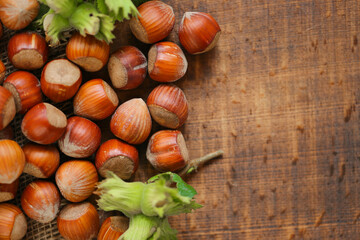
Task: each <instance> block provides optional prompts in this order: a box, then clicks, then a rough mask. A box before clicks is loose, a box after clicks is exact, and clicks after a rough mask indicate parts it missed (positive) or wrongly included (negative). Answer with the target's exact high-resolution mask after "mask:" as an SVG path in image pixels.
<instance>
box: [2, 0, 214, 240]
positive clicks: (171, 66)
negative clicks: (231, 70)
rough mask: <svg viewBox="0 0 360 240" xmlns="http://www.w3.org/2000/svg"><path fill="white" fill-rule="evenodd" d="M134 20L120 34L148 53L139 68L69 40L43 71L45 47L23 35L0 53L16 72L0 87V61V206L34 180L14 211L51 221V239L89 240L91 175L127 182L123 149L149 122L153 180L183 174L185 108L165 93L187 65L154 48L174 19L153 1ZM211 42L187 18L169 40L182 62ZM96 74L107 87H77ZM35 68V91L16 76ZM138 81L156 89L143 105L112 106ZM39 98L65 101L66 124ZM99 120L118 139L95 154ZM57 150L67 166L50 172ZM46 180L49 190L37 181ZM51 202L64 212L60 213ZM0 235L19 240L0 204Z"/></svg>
mask: <svg viewBox="0 0 360 240" xmlns="http://www.w3.org/2000/svg"><path fill="white" fill-rule="evenodd" d="M138 11H139V17H137V18H132V19H131V20H130V28H131V31H132V33H133V34H134V35H135V37H136V38H137V39H138V40H140V41H141V42H144V43H148V44H154V45H153V46H152V47H151V48H150V50H149V52H148V55H147V58H146V57H145V55H144V54H143V53H142V52H141V51H140V50H139V49H137V48H136V47H134V46H123V47H120V48H119V49H118V50H116V51H115V52H113V53H112V54H111V55H110V47H109V45H108V44H107V43H105V42H104V41H99V40H97V39H96V38H95V37H93V36H89V35H87V36H82V35H80V34H79V33H75V34H73V35H72V37H71V38H70V40H69V42H68V44H67V47H66V57H67V59H56V60H52V61H50V62H47V59H48V44H47V43H46V41H45V39H44V38H43V37H42V36H41V35H39V34H38V33H33V32H23V33H17V34H15V35H14V36H13V37H12V38H11V39H10V41H9V44H8V58H9V60H10V62H11V63H12V64H13V65H14V66H15V67H16V68H18V69H21V70H19V71H16V72H13V73H11V74H10V75H8V76H7V77H6V78H5V66H4V64H3V63H2V62H1V61H0V84H1V83H3V86H0V139H3V140H0V202H5V201H9V200H11V199H14V198H15V196H16V191H17V188H18V185H19V180H18V179H19V176H20V175H21V174H22V173H23V172H25V173H27V174H30V175H32V176H35V177H36V178H40V179H43V180H36V181H34V182H32V183H30V184H29V185H28V186H27V187H26V188H25V190H24V192H23V193H22V196H21V207H22V209H23V211H24V213H25V214H26V215H27V216H28V217H29V218H31V219H34V220H36V221H38V222H41V223H48V222H51V221H53V220H54V219H55V218H56V217H57V223H58V229H59V232H60V234H61V235H62V236H63V237H65V238H66V239H90V238H92V237H94V236H97V234H98V231H99V227H100V226H99V218H98V215H97V211H96V208H95V207H94V206H92V205H91V204H90V203H88V202H83V201H84V200H86V199H87V198H88V197H89V196H90V195H91V194H92V193H93V191H94V190H95V186H96V184H97V182H98V179H99V177H98V174H100V175H101V176H102V177H105V176H106V173H107V171H112V172H114V173H115V174H116V175H118V176H119V177H120V178H122V179H124V180H128V179H130V178H131V177H132V176H133V175H134V173H135V172H136V170H137V168H138V165H139V154H138V151H137V149H136V147H134V146H133V145H137V144H141V143H144V142H145V141H146V140H147V139H148V138H149V135H150V132H151V126H152V120H154V121H156V122H157V123H158V124H159V125H161V126H163V127H165V128H168V129H171V130H161V131H159V132H156V133H155V134H153V135H152V136H151V137H150V140H149V143H148V147H147V151H146V157H147V159H148V161H149V162H150V163H151V165H152V166H153V167H154V168H155V169H156V170H158V171H160V172H166V171H172V172H179V171H181V170H184V169H187V170H188V169H189V162H190V158H189V154H188V151H187V148H186V144H185V140H184V137H183V135H182V133H181V132H180V131H179V130H176V129H178V128H179V127H181V126H182V125H183V124H184V123H185V121H186V119H187V117H188V109H189V107H188V102H187V99H186V96H185V94H184V92H183V91H182V90H181V89H180V88H179V87H177V86H175V85H174V84H168V83H170V82H175V81H177V80H179V79H181V78H182V77H183V76H184V75H185V73H186V71H187V68H188V62H187V60H186V57H185V54H184V52H183V50H182V49H181V48H180V47H179V46H178V45H177V44H175V43H173V42H168V41H164V42H159V41H161V40H163V39H164V38H166V37H167V36H168V35H169V34H170V32H171V31H172V29H173V27H174V25H175V15H174V12H173V9H172V7H171V6H169V5H167V4H165V3H163V2H161V1H148V2H146V3H144V4H142V5H140V6H139V7H138ZM0 26H1V24H0ZM220 32H221V30H220V27H219V25H218V23H217V22H216V21H215V19H214V18H213V17H211V16H210V15H209V14H207V13H201V12H187V13H185V14H184V16H183V18H182V20H181V23H180V28H179V39H180V43H181V45H182V46H183V47H184V48H185V50H186V51H187V52H189V53H190V54H199V53H204V52H207V51H209V50H211V49H212V48H213V47H214V46H215V45H216V42H217V41H218V40H219V36H220ZM106 64H107V68H108V72H109V76H110V80H111V84H109V83H107V82H106V81H104V80H102V79H92V80H89V81H87V82H86V83H84V84H82V82H83V76H82V72H81V69H82V70H84V71H88V72H96V71H99V70H100V69H102V68H103V67H104V66H105V65H106ZM42 67H43V69H42V74H41V79H40V81H39V79H38V78H37V77H36V76H35V75H33V74H32V73H30V72H28V71H26V70H29V71H30V70H34V69H40V68H42ZM147 73H149V76H150V78H151V79H153V80H155V81H157V82H161V83H162V84H160V85H158V86H157V87H156V88H155V89H153V90H152V91H151V93H150V95H149V96H148V98H147V101H146V102H145V101H144V100H143V99H141V98H134V99H130V100H128V101H126V102H124V103H121V104H120V105H119V99H118V96H117V94H116V92H115V90H128V89H135V88H137V87H138V86H139V85H141V84H142V83H143V81H144V80H145V78H146V75H147ZM114 89H115V90H114ZM43 95H45V96H46V97H47V98H48V99H49V100H50V101H51V102H53V103H61V102H64V101H68V100H70V99H73V100H72V102H73V107H74V114H75V115H76V116H73V117H70V118H67V117H66V115H65V114H64V113H63V112H62V111H61V110H60V109H58V108H56V107H55V106H54V105H53V104H52V103H51V102H50V103H47V102H43ZM16 113H19V114H24V116H23V120H22V123H21V131H22V133H23V134H24V136H25V137H26V138H27V139H28V140H30V142H29V143H27V144H25V145H24V146H23V147H20V146H19V144H18V143H16V142H15V141H13V140H11V139H12V138H13V133H12V131H11V128H10V125H9V124H10V122H11V121H12V120H13V119H14V117H15V115H16ZM109 117H111V120H110V130H111V132H112V133H113V134H114V135H115V136H116V137H117V138H118V139H108V140H107V141H105V142H104V143H102V144H101V135H102V133H101V129H100V128H99V126H98V125H97V124H96V121H99V120H103V119H106V118H109ZM56 143H57V145H58V147H55V146H54V144H56ZM59 150H60V151H61V152H62V153H64V154H65V155H67V156H69V157H71V158H73V159H74V160H71V161H67V162H64V163H62V164H61V165H60V154H59ZM91 156H95V164H93V163H92V162H90V161H88V160H84V158H85V159H86V158H89V157H91ZM77 159H83V160H77ZM59 165H60V166H59ZM192 167H196V166H192ZM54 174H55V183H56V185H55V184H54V183H52V182H50V181H47V180H46V178H49V177H51V176H53V175H54ZM44 179H45V180H44ZM61 197H63V198H65V199H66V200H68V201H69V202H72V203H71V204H68V205H67V206H66V207H65V208H63V209H62V210H61V211H60V199H61ZM59 211H60V213H59ZM84 219H86V221H85V220H84ZM6 221H7V222H6ZM119 222H124V223H126V224H128V222H127V221H126V220H123V219H121V218H119V219H117V218H116V217H112V218H111V219H108V220H107V221H105V222H104V224H106V226H105V227H104V228H107V227H109V226H112V225H113V224H115V225H116V224H118V225H119ZM5 225H6V226H7V227H6V228H7V229H8V231H7V232H6V233H0V238H1V237H2V236H3V235H2V234H5V235H6V237H7V238H9V237H11V239H21V238H22V237H23V236H24V235H25V234H26V225H27V224H26V219H25V217H24V214H23V213H22V211H21V210H20V209H19V208H18V207H16V206H14V205H12V204H8V203H2V204H0V229H3V226H5ZM19 229H21V231H20V230H19ZM119 229H121V231H122V232H124V231H125V230H126V229H124V228H119ZM80 230H81V231H80ZM119 231H120V230H119ZM100 232H101V231H100ZM5 235H4V236H5ZM100 235H101V234H99V236H100ZM116 236H117V237H118V236H120V235H118V234H117V235H116ZM98 239H103V238H101V237H100V238H98Z"/></svg>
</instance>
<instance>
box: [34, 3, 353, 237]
mask: <svg viewBox="0 0 360 240" xmlns="http://www.w3.org/2000/svg"><path fill="white" fill-rule="evenodd" d="M165 2H167V3H169V4H170V5H172V6H173V7H174V11H175V14H176V19H177V21H176V27H175V30H174V32H173V33H172V34H171V35H170V37H169V38H168V39H169V40H171V41H175V42H178V39H177V28H178V24H179V22H180V20H181V17H182V14H183V13H184V12H186V11H203V12H208V13H211V14H212V15H213V16H214V17H215V19H217V20H218V22H219V24H220V25H221V28H222V36H221V38H220V42H219V44H218V45H217V47H216V48H215V49H214V50H212V51H211V52H209V53H206V54H203V55H199V56H190V55H187V57H188V61H189V69H188V72H187V74H186V76H185V77H184V78H183V79H181V80H180V81H178V82H176V84H177V85H178V86H180V87H181V88H182V89H183V90H184V91H185V93H186V96H187V98H188V100H189V103H190V105H191V107H190V113H189V119H188V121H187V123H186V125H185V126H184V127H182V128H181V130H182V132H183V133H184V135H185V138H186V140H187V146H188V149H189V151H190V155H191V156H192V157H193V158H195V157H199V156H201V155H204V154H206V153H208V152H212V151H215V150H217V149H223V150H224V152H225V154H224V157H223V158H221V159H217V160H215V161H213V162H212V163H211V164H207V165H206V166H204V167H203V168H201V169H200V170H199V172H197V173H196V174H193V175H192V176H190V177H188V178H187V181H188V182H189V183H190V184H191V185H193V186H194V187H195V188H196V189H197V191H198V196H197V199H198V201H199V202H200V203H202V204H203V205H204V208H202V209H200V210H197V211H196V212H195V213H192V214H188V215H181V216H176V217H171V224H172V226H173V227H174V228H176V229H177V230H178V231H179V234H178V237H179V239H184V240H185V239H186V240H192V239H193V240H207V239H219V240H220V239H224V240H227V239H234V240H238V239H244V240H254V239H266V240H268V239H276V240H278V239H280V240H282V239H289V240H291V239H351V240H352V239H360V188H359V175H360V150H359V147H358V146H359V145H360V137H359V132H360V129H359V113H358V112H359V109H358V107H359V105H358V102H359V83H360V66H359V62H360V59H359V57H360V56H359V47H358V39H360V35H359V30H360V29H359V28H360V24H359V22H360V17H359V14H360V2H359V1H355V0H316V1H315V0H311V1H310V0H291V1H289V0H268V1H265V0H235V1H227V0H223V1H219V0H218V1H215V0H207V1H206V0H197V1H191V0H182V1H175V0H165ZM116 35H117V36H118V39H117V40H116V41H115V42H114V44H112V46H111V49H112V51H113V50H115V49H116V48H117V47H119V46H122V45H127V44H131V45H136V46H137V47H139V48H140V49H141V50H143V51H144V53H146V52H147V50H148V49H149V46H148V45H145V44H141V43H139V42H138V41H137V40H136V39H135V38H134V37H133V36H132V35H131V33H130V32H129V27H128V25H127V23H123V24H120V25H119V26H118V27H117V29H116ZM96 77H101V78H104V79H106V80H109V79H108V75H107V73H106V70H105V69H104V70H102V71H100V72H98V73H93V74H85V78H84V79H87V80H88V79H91V78H96ZM156 85H157V83H155V82H154V81H152V80H150V79H149V78H147V80H146V81H145V83H144V84H143V85H142V86H141V87H140V88H139V89H137V90H133V91H127V92H119V97H120V99H121V101H125V100H127V99H129V98H132V97H142V98H144V99H146V98H147V95H148V94H149V92H150V91H151V89H152V88H154V87H155V86H156ZM100 124H101V125H102V127H103V130H104V132H106V128H107V130H108V128H109V127H108V126H109V125H108V120H105V121H103V122H102V123H100ZM158 129H160V127H159V126H158V125H156V124H155V125H154V127H153V132H155V131H156V130H158ZM108 132H109V131H108ZM108 137H112V136H111V134H108V135H106V134H105V136H104V137H103V138H104V139H105V138H108ZM104 139H103V140H104ZM145 147H146V144H143V145H141V146H140V147H139V149H140V158H141V166H140V170H139V171H138V173H137V174H136V177H135V180H145V179H147V178H148V177H150V176H152V175H154V174H155V173H156V172H155V171H154V170H153V169H152V168H151V167H150V165H149V164H148V163H147V162H146V160H145V156H144V153H145V151H144V150H145ZM54 226H55V225H54ZM34 231H35V230H34ZM37 231H44V232H45V231H46V229H43V228H41V229H40V230H39V229H37ZM34 236H35V235H34ZM38 239H40V238H38Z"/></svg>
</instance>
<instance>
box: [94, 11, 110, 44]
mask: <svg viewBox="0 0 360 240" xmlns="http://www.w3.org/2000/svg"><path fill="white" fill-rule="evenodd" d="M114 28H115V25H114V21H113V19H112V18H111V17H109V16H107V15H102V16H100V29H99V32H98V33H97V34H96V35H95V37H96V38H97V39H99V40H104V41H106V42H111V40H112V39H114V38H115V35H114V34H113V33H112V31H113V30H114Z"/></svg>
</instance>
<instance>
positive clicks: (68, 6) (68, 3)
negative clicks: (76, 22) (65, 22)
mask: <svg viewBox="0 0 360 240" xmlns="http://www.w3.org/2000/svg"><path fill="white" fill-rule="evenodd" d="M43 2H45V1H43ZM46 4H47V5H48V6H49V7H50V8H51V9H52V10H54V11H55V13H57V14H60V15H61V16H63V17H64V18H69V17H70V16H71V15H72V14H73V13H74V12H75V10H76V6H77V4H78V2H77V0H60V1H59V0H46Z"/></svg>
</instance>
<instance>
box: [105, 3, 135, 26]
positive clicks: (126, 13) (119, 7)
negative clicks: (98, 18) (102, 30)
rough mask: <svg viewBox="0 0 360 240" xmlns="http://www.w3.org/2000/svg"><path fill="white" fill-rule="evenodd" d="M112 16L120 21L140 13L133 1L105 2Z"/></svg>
mask: <svg viewBox="0 0 360 240" xmlns="http://www.w3.org/2000/svg"><path fill="white" fill-rule="evenodd" d="M105 4H106V6H107V7H108V9H109V12H110V15H111V16H113V17H114V18H115V19H116V20H118V21H123V20H124V19H129V18H130V16H131V15H133V16H136V15H137V14H138V13H139V12H138V10H137V8H136V6H135V5H134V4H133V2H132V1H131V0H121V1H119V0H105Z"/></svg>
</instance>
